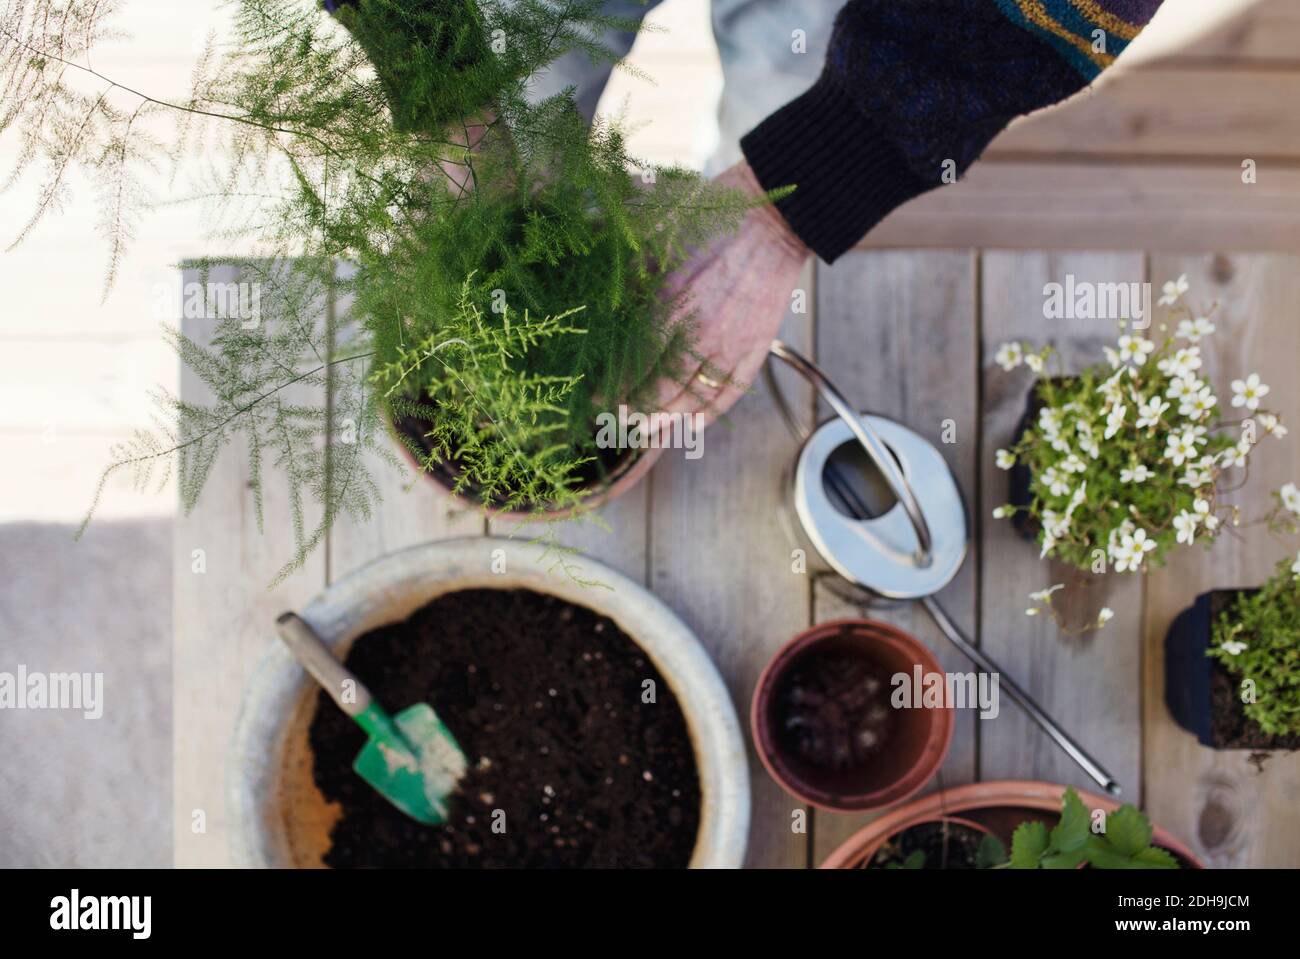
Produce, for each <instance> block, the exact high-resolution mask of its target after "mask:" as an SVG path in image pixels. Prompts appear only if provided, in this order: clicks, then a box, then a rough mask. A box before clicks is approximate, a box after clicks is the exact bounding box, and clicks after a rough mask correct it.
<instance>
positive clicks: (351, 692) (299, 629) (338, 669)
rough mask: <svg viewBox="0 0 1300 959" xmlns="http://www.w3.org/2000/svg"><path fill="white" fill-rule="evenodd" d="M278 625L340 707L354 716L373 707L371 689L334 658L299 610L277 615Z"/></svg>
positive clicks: (295, 655)
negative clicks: (299, 613)
mask: <svg viewBox="0 0 1300 959" xmlns="http://www.w3.org/2000/svg"><path fill="white" fill-rule="evenodd" d="M275 628H276V630H277V631H278V632H279V634H280V638H281V639H282V640H284V644H285V645H286V646H288V647H289V652H291V653H293V658H294V659H296V660H298V662H299V663H300V664H301V665H302V668H303V669H305V670H307V672H309V673H311V676H312V679H314V680H316V682H318V683H320V685H321V688H322V689H324V690H325V692H327V693H329V694H330V698H331V699H333V700H334V702H335V703H337V704H338V707H339V709H341V710H343V711H344V712H345V713H347V714H348V715H349V716H352V717H354V718H355V717H357V716H359V715H360V714H361V713H363V712H365V711H366V710H367V709H368V708H369V707H370V703H371V702H372V699H371V696H370V690H368V689H366V687H365V686H364V685H363V684H362V682H361V680H359V679H357V677H356V676H354V675H353V674H352V671H351V670H349V669H348V668H347V667H346V666H344V665H343V664H342V663H340V662H339V661H338V660H337V659H335V657H334V654H333V653H332V652H330V648H329V647H328V646H326V645H325V643H324V642H323V641H322V640H321V638H320V637H319V636H317V635H316V630H314V629H312V628H311V627H310V626H308V625H307V622H306V620H304V619H303V618H302V617H301V616H299V615H298V614H297V613H281V614H280V615H279V616H277V617H276V620H275Z"/></svg>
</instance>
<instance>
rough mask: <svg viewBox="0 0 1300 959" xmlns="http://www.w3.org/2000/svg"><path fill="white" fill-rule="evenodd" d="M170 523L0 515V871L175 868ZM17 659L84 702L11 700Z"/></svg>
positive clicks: (31, 685)
mask: <svg viewBox="0 0 1300 959" xmlns="http://www.w3.org/2000/svg"><path fill="white" fill-rule="evenodd" d="M171 528H172V525H171V521H170V520H166V519H149V520H135V521H122V522H100V523H95V524H93V525H92V526H91V527H90V529H89V530H88V531H87V533H86V536H85V538H84V539H83V540H82V541H81V542H79V543H78V542H74V541H73V539H72V535H73V532H74V530H75V527H74V526H70V525H65V524H45V523H11V524H5V525H0V702H3V703H4V705H5V707H6V708H3V709H0V756H3V757H4V762H3V763H0V796H3V797H4V799H3V802H0V867H14V866H81V867H85V866H93V867H104V866H170V865H171V863H172V839H171V833H172V829H171V823H172V813H171V794H172V682H171V680H172V668H171V663H172V637H171V620H172V580H171V555H172V543H171ZM21 668H25V671H26V675H27V682H26V684H25V691H26V698H25V699H24V700H23V701H24V702H26V703H35V702H37V701H39V700H37V699H35V698H33V697H34V695H35V693H36V691H37V690H39V689H40V688H41V687H47V688H52V689H54V690H55V691H56V695H58V696H59V698H60V699H61V700H63V701H65V702H66V701H68V700H73V699H75V698H76V696H77V695H81V702H80V706H81V708H75V709H71V708H60V709H51V708H26V709H14V708H8V706H9V699H8V695H7V690H6V689H5V688H4V685H5V684H7V685H8V687H9V689H10V690H12V689H13V687H14V686H15V685H17V680H18V679H19V678H21V677H20V669H21ZM58 673H64V674H67V673H80V674H83V675H84V674H91V679H90V681H89V682H88V683H85V684H84V686H85V688H84V690H79V689H78V688H77V686H78V684H77V683H74V682H70V681H69V682H65V681H62V680H57V679H56V680H54V681H53V682H51V681H50V680H51V674H58ZM95 674H101V675H102V687H101V688H102V697H101V701H99V702H93V699H94V691H95V688H96V686H97V685H98V682H97V681H96V680H95V678H94V675H95ZM84 694H89V695H88V696H87V695H84ZM17 695H19V696H23V695H24V689H18V690H17ZM48 698H49V697H48V696H47V699H48ZM101 708H102V715H100V716H99V718H95V719H90V718H86V716H87V712H90V713H91V714H92V715H93V714H94V713H95V712H98V711H100V710H101Z"/></svg>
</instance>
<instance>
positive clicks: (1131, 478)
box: [1119, 463, 1155, 483]
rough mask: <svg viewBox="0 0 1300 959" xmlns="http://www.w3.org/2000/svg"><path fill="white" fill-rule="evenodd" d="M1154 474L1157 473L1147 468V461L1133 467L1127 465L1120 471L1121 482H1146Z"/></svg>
mask: <svg viewBox="0 0 1300 959" xmlns="http://www.w3.org/2000/svg"><path fill="white" fill-rule="evenodd" d="M1152 476H1155V473H1153V472H1151V470H1149V469H1147V465H1146V463H1138V464H1137V465H1136V466H1133V467H1131V468H1130V467H1127V466H1125V467H1123V468H1122V469H1121V470H1120V471H1119V481H1120V482H1121V483H1145V482H1146V481H1147V480H1149V479H1150V478H1151V477H1152Z"/></svg>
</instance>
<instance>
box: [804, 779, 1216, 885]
mask: <svg viewBox="0 0 1300 959" xmlns="http://www.w3.org/2000/svg"><path fill="white" fill-rule="evenodd" d="M1077 792H1078V794H1079V797H1080V799H1082V800H1083V802H1084V804H1085V805H1086V806H1087V807H1088V808H1089V809H1103V810H1105V811H1106V812H1107V813H1113V812H1114V811H1115V810H1117V809H1118V808H1119V807H1120V803H1118V802H1116V801H1115V800H1114V799H1111V798H1109V797H1105V796H1099V795H1097V794H1096V793H1091V792H1086V791H1084V790H1077ZM1064 793H1065V787H1064V786H1061V785H1058V784H1056V783H1047V782H1032V781H1027V780H999V781H990V782H980V783H970V784H968V785H965V786H956V787H954V788H952V789H942V790H939V791H938V792H933V793H929V794H927V795H925V796H922V797H920V798H919V799H913V800H912V801H911V802H908V803H905V804H904V805H902V806H898V807H897V808H894V809H891V810H889V812H887V813H885V814H884V815H883V816H880V817H879V818H877V819H875V820H873V821H872V822H871V823H870V824H868V825H867V826H865V827H863V828H862V829H860V830H858V832H856V833H854V834H853V835H852V836H850V837H849V839H848V840H847V841H846V842H844V844H843V845H841V846H840V847H839V848H838V849H836V850H835V851H834V852H833V853H831V854H830V856H828V857H827V858H826V861H825V862H823V863H822V864H821V868H822V869H865V868H870V866H871V863H872V862H873V860H874V859H875V857H876V855H877V854H878V853H879V851H880V850H881V849H882V848H883V847H885V846H886V845H887V844H888V843H890V842H892V841H897V838H898V837H899V836H900V835H901V834H904V833H907V832H908V831H910V830H913V829H914V828H916V827H918V826H921V825H922V824H925V823H932V822H935V821H937V820H941V819H950V820H951V819H953V818H958V819H960V820H961V821H963V822H967V823H970V824H971V825H972V826H974V827H976V828H978V829H982V830H987V831H988V832H989V833H990V834H992V835H993V836H996V837H997V838H998V839H999V840H1001V841H1002V843H1003V844H1005V846H1006V847H1007V848H1008V849H1010V848H1011V836H1012V833H1013V832H1014V831H1015V829H1016V827H1017V826H1019V825H1020V824H1021V823H1023V822H1027V821H1030V820H1035V819H1036V820H1040V821H1041V822H1043V823H1045V824H1046V825H1047V826H1048V828H1049V829H1050V828H1051V827H1052V826H1054V825H1055V824H1056V822H1057V820H1058V819H1059V818H1060V810H1061V797H1062V796H1063V795H1064ZM1152 842H1153V843H1154V844H1155V845H1157V846H1160V847H1161V848H1163V849H1165V850H1168V852H1169V853H1171V854H1172V855H1173V857H1174V858H1175V859H1176V860H1178V863H1179V865H1180V866H1181V867H1182V868H1184V869H1202V868H1204V866H1203V865H1202V863H1201V861H1200V860H1199V859H1197V857H1196V854H1195V853H1193V852H1192V850H1191V849H1190V848H1189V847H1187V846H1185V845H1184V844H1183V843H1182V842H1181V841H1179V840H1178V839H1177V838H1176V837H1175V836H1173V835H1172V834H1170V833H1168V832H1166V831H1165V830H1164V829H1161V828H1160V827H1159V826H1158V825H1156V826H1153V830H1152Z"/></svg>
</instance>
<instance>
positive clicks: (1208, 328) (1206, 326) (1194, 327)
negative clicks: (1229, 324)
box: [1177, 316, 1217, 343]
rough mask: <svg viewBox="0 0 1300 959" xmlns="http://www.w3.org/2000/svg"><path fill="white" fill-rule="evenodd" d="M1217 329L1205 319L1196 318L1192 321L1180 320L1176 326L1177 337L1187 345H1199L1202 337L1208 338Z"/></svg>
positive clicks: (1201, 317) (1202, 317)
mask: <svg viewBox="0 0 1300 959" xmlns="http://www.w3.org/2000/svg"><path fill="white" fill-rule="evenodd" d="M1216 329H1217V327H1216V326H1215V325H1214V324H1213V323H1211V322H1210V321H1209V319H1208V318H1207V317H1204V316H1198V317H1197V318H1196V319H1194V320H1182V321H1180V322H1179V324H1178V333H1177V336H1178V337H1179V338H1180V339H1184V340H1187V341H1188V342H1189V343H1199V342H1201V339H1202V337H1206V336H1209V335H1210V334H1211V333H1213V332H1214V331H1215V330H1216Z"/></svg>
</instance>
